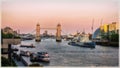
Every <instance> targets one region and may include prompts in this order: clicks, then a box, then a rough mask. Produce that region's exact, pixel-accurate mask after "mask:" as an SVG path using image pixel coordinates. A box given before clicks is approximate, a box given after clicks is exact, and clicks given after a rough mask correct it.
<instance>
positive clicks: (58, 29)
mask: <svg viewBox="0 0 120 68" xmlns="http://www.w3.org/2000/svg"><path fill="white" fill-rule="evenodd" d="M56 30H57V32H56V42H61V25H60V24H58V25H57V29H56Z"/></svg>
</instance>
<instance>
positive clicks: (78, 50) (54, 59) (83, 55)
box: [22, 39, 119, 67]
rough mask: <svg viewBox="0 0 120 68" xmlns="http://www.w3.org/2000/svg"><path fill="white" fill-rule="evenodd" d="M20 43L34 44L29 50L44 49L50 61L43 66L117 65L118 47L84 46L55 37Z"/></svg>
mask: <svg viewBox="0 0 120 68" xmlns="http://www.w3.org/2000/svg"><path fill="white" fill-rule="evenodd" d="M22 44H34V45H35V46H36V48H29V51H32V52H38V51H46V52H48V54H49V56H50V63H49V64H44V66H75V67H76V66H118V65H119V48H118V47H108V46H100V45H96V48H94V49H91V48H84V47H78V46H71V45H68V41H64V40H62V42H56V41H55V39H42V40H41V42H35V40H26V41H22Z"/></svg>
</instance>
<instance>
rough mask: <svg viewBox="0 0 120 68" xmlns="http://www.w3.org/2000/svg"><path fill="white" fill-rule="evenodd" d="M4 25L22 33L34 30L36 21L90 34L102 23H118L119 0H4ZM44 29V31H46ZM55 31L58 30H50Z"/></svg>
mask: <svg viewBox="0 0 120 68" xmlns="http://www.w3.org/2000/svg"><path fill="white" fill-rule="evenodd" d="M1 4H2V5H1V7H2V10H1V13H2V16H1V17H2V28H4V27H6V26H10V27H11V28H13V29H14V30H18V29H19V30H20V32H21V33H29V32H32V31H33V30H34V29H35V27H36V24H37V23H39V24H40V26H41V27H42V28H46V27H47V28H56V26H57V24H58V23H60V24H61V25H62V31H64V33H66V34H69V33H74V32H76V31H79V32H81V31H83V29H85V31H86V33H89V32H90V33H91V31H92V30H91V26H92V20H93V19H94V31H95V29H96V28H98V27H99V26H100V22H101V19H103V22H102V23H103V24H104V23H106V24H108V23H112V22H113V21H116V22H118V0H2V2H1ZM43 32H44V30H41V33H43ZM48 32H49V33H55V32H56V30H48Z"/></svg>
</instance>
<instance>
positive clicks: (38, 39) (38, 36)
mask: <svg viewBox="0 0 120 68" xmlns="http://www.w3.org/2000/svg"><path fill="white" fill-rule="evenodd" d="M35 41H36V42H40V41H41V39H40V25H39V24H37V25H36V37H35Z"/></svg>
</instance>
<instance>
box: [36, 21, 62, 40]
mask: <svg viewBox="0 0 120 68" xmlns="http://www.w3.org/2000/svg"><path fill="white" fill-rule="evenodd" d="M41 29H49V30H56V42H61V25H60V24H58V25H57V27H56V28H41V27H40V24H39V23H38V24H37V25H36V36H35V41H36V42H40V41H41V36H40V30H41Z"/></svg>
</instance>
